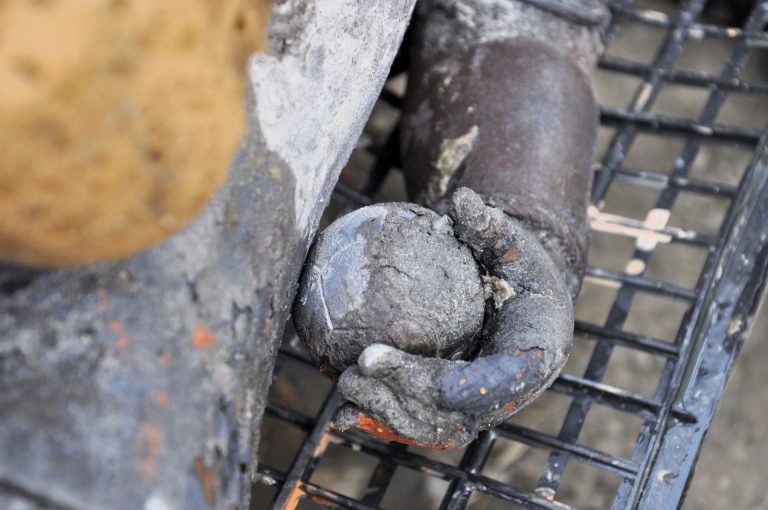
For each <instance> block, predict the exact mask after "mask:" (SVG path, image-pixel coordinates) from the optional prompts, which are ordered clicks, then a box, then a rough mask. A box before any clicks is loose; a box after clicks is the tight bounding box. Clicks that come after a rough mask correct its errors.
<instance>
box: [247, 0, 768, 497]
mask: <svg viewBox="0 0 768 510" xmlns="http://www.w3.org/2000/svg"><path fill="white" fill-rule="evenodd" d="M645 3H646V2H643V3H642V4H641V2H640V1H638V2H635V3H634V4H633V3H632V2H630V1H625V0H613V1H611V2H609V5H610V7H611V11H612V14H613V21H612V23H613V24H612V25H611V27H610V28H609V31H608V41H609V44H608V50H607V51H606V55H605V56H604V57H603V59H602V60H601V63H600V71H599V74H600V75H601V76H600V79H601V80H602V81H600V80H599V83H602V84H603V85H602V87H603V89H604V90H603V92H604V93H603V94H601V93H600V87H598V92H599V93H598V96H599V98H600V100H601V102H602V103H603V108H602V115H601V121H602V127H601V138H602V144H601V145H602V147H601V154H600V158H599V160H598V161H599V164H597V165H596V168H595V181H594V187H593V191H592V204H593V205H592V207H591V208H590V217H591V220H592V230H593V240H592V248H591V251H590V267H589V269H588V271H587V278H586V280H585V287H584V290H583V292H582V295H581V296H580V299H579V303H578V305H577V324H576V339H575V346H574V349H575V352H574V355H573V359H572V360H571V361H569V364H568V366H567V367H566V369H565V371H564V373H563V374H562V375H561V377H560V378H559V379H558V380H557V381H556V383H555V384H554V385H553V386H552V388H551V390H549V391H548V392H547V393H546V394H545V395H544V396H543V397H542V398H541V402H536V403H534V404H533V405H532V406H531V407H530V408H529V409H528V410H527V411H524V412H523V413H521V414H520V415H518V416H516V417H515V418H513V419H512V420H511V421H510V422H508V423H507V424H505V425H503V426H501V427H498V428H497V429H495V430H492V431H489V432H486V433H483V434H482V435H481V436H480V438H479V439H478V440H477V441H476V442H475V443H473V444H472V445H470V446H469V447H467V448H465V449H462V450H461V451H459V452H456V451H453V452H433V451H429V450H425V449H422V448H418V447H407V446H404V445H400V444H394V443H391V444H387V443H383V442H380V441H377V440H375V439H372V438H370V437H368V436H365V435H363V434H359V433H355V432H350V433H339V432H337V431H334V430H331V429H330V428H329V420H330V419H331V417H332V416H333V412H334V410H335V408H336V407H337V406H338V405H339V403H340V397H339V396H338V394H337V393H336V392H335V390H334V389H333V388H332V385H331V383H330V382H328V381H326V380H325V379H324V378H323V377H322V376H320V375H319V374H318V372H317V370H316V369H315V368H314V366H312V364H311V362H309V360H308V358H307V356H306V355H305V354H304V353H303V351H302V350H301V348H300V346H299V344H298V341H297V339H296V337H295V334H294V333H293V332H292V330H291V329H290V328H289V332H288V333H287V334H286V340H285V342H284V346H283V348H282V350H281V356H280V358H279V359H278V365H277V367H276V375H275V377H276V382H275V384H274V385H273V388H272V390H271V393H270V403H269V405H268V408H267V416H266V418H265V420H264V426H263V430H262V446H261V450H262V454H261V460H262V464H261V465H260V467H259V472H260V473H261V478H260V480H259V482H258V483H257V484H256V486H255V488H254V500H255V508H272V507H276V508H296V507H298V508H313V507H316V506H317V505H319V506H327V507H332V508H352V509H364V508H428V507H430V506H437V505H438V504H440V505H441V508H445V509H459V508H466V507H469V508H477V509H480V508H521V507H522V508H548V509H560V508H563V507H565V506H579V507H592V508H607V507H610V506H611V505H612V506H613V508H630V507H632V508H634V507H642V508H669V507H672V508H674V507H677V506H678V505H679V504H680V502H681V500H682V497H683V495H684V491H685V488H686V484H687V481H688V480H689V477H690V475H691V473H692V470H693V466H694V465H695V460H696V457H697V455H698V450H699V448H700V446H701V442H702V441H703V437H704V434H705V432H706V430H707V428H708V427H709V424H710V421H711V419H712V415H713V413H714V408H715V405H716V403H717V400H718V398H719V396H720V394H721V392H722V389H723V386H724V384H725V378H726V376H727V374H728V371H729V370H730V367H731V365H732V362H733V359H734V357H735V355H736V353H737V351H738V347H739V345H740V341H741V338H742V333H743V331H744V328H745V327H746V322H747V318H748V317H749V315H750V314H751V312H752V310H753V308H754V305H755V301H756V296H757V295H758V292H759V290H760V288H761V285H762V282H763V278H764V275H765V271H766V260H767V259H768V255H767V249H766V245H767V244H768V231H766V224H767V223H768V185H766V182H767V180H768V166H766V162H765V159H766V158H765V157H764V153H765V145H766V136H768V131H766V129H765V127H766V121H767V120H768V119H766V117H765V115H764V114H763V113H762V112H764V111H766V110H765V109H763V110H760V108H757V109H755V115H754V116H753V117H754V118H750V116H746V117H744V116H743V115H742V117H741V118H740V119H737V120H736V121H734V120H732V118H733V117H732V115H731V113H730V112H731V111H732V110H734V108H732V107H730V104H731V102H734V104H738V102H740V101H747V102H749V101H756V102H759V103H765V102H766V101H768V97H767V96H766V94H768V83H767V82H766V81H765V80H764V79H763V78H762V75H761V74H760V68H761V66H763V65H764V66H765V67H766V68H768V52H764V49H766V48H768V33H766V32H765V31H764V28H765V25H766V23H767V22H768V2H757V3H756V5H755V6H754V8H753V9H752V11H751V14H750V16H749V17H748V19H747V20H746V21H745V22H744V23H743V27H742V28H728V27H724V26H720V25H718V24H717V23H715V22H712V21H709V20H707V19H706V18H702V11H703V9H704V8H705V4H706V2H704V1H703V0H700V1H695V0H692V1H686V2H681V3H679V4H672V3H670V4H667V7H666V8H665V9H664V12H661V11H655V10H649V9H647V8H645V7H644V6H643V4H645ZM622 33H628V34H633V35H632V37H634V38H635V39H636V40H637V42H638V43H639V44H635V45H633V44H624V45H619V44H618V43H616V44H614V42H615V40H616V38H618V37H621V34H622ZM711 42H717V48H718V51H717V52H713V54H712V56H711V58H708V59H703V60H702V59H699V61H698V63H696V62H694V64H696V65H693V66H688V65H687V61H686V51H688V49H689V48H690V47H692V46H695V45H702V44H704V45H706V44H709V43H711ZM630 43H631V41H630ZM626 47H630V48H634V50H636V51H632V52H629V54H624V53H627V52H625V51H624V50H623V49H622V48H626ZM723 48H725V50H723ZM718 52H719V53H718ZM697 66H698V67H699V68H696V67H697ZM745 69H747V71H745ZM750 69H757V71H756V72H752V71H750ZM751 74H754V75H756V76H757V78H755V77H753V76H750V75H751ZM404 78H405V77H404V74H403V73H400V74H398V72H397V71H395V72H394V73H393V76H392V77H391V79H390V81H389V83H388V85H387V88H386V89H385V90H384V92H383V93H382V96H381V100H380V102H379V104H378V105H377V107H376V110H375V112H374V115H373V116H372V119H371V121H370V123H369V126H368V129H367V130H366V134H364V135H363V137H362V139H361V141H360V144H359V148H358V150H357V151H356V153H355V154H354V155H353V156H352V159H351V161H350V164H349V166H348V168H347V169H346V170H345V171H344V172H343V174H342V177H341V179H340V182H339V185H338V187H337V189H336V192H335V194H334V198H333V201H332V203H331V204H330V206H329V208H328V210H327V212H326V217H325V218H324V222H325V224H327V222H328V221H330V220H331V219H333V218H334V217H336V216H338V215H340V214H343V213H345V212H347V211H349V210H351V209H353V208H356V207H360V206H363V205H367V204H369V203H372V202H376V201H390V200H402V199H404V198H405V197H404V191H403V184H402V176H401V175H400V174H399V171H398V170H397V168H396V167H397V165H398V153H397V136H398V135H397V128H396V126H397V118H398V112H399V106H400V101H401V100H400V97H401V93H402V90H403V82H404ZM761 79H762V81H760V80H761ZM620 81H623V82H625V83H624V84H623V85H622V87H618V86H615V85H616V84H617V83H618V82H620ZM627 83H629V84H630V85H629V86H627ZM680 88H683V89H682V90H683V92H682V93H684V94H689V96H686V97H699V98H700V102H699V103H698V104H697V108H696V109H695V110H690V108H689V109H688V110H685V109H684V108H682V107H681V105H680V104H678V103H679V101H676V98H679V97H681V96H680V95H679V94H680V93H681V92H680V90H678V89H680ZM617 90H620V91H626V90H633V91H634V93H633V94H631V95H628V94H627V93H626V92H623V93H617V92H616V91H617ZM676 90H677V92H675V91H676ZM675 94H677V95H675ZM614 103H615V104H614ZM690 103H691V102H690V101H686V102H685V105H690ZM756 104H757V103H756ZM685 105H683V106H685ZM747 110H749V108H747ZM741 111H744V107H742V108H741ZM718 158H719V159H718ZM714 160H717V161H718V162H719V163H717V164H715V163H712V161H714ZM649 162H650V163H649ZM723 168H726V169H727V171H725V172H723V171H722V169H723ZM681 268H683V269H685V270H683V269H681ZM404 473H405V474H404ZM440 502H441V503H440Z"/></svg>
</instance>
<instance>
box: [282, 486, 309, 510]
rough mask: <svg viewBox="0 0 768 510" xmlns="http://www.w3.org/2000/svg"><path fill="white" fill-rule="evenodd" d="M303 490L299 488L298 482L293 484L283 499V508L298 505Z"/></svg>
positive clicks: (287, 509)
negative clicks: (286, 496)
mask: <svg viewBox="0 0 768 510" xmlns="http://www.w3.org/2000/svg"><path fill="white" fill-rule="evenodd" d="M304 495H305V492H304V491H303V490H301V489H300V488H299V482H296V485H294V486H293V488H292V489H291V492H290V493H289V494H288V498H287V499H286V501H285V506H284V507H283V508H285V510H295V508H296V507H297V506H299V502H300V501H301V500H302V499H303V497H304Z"/></svg>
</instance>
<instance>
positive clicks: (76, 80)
mask: <svg viewBox="0 0 768 510" xmlns="http://www.w3.org/2000/svg"><path fill="white" fill-rule="evenodd" d="M270 4H271V0H153V1H144V0H66V1H63V0H45V1H35V2H31V1H28V0H4V1H2V2H0V119H2V121H0V261H3V262H14V263H23V264H30V265H38V266H50V267H62V266H70V265H75V264H81V263H87V262H94V261H101V260H110V259H117V258H121V257H126V256H128V255H131V254H133V253H136V252H137V251H139V250H142V249H144V248H147V247H149V246H152V245H153V244H155V243H158V242H159V241H161V240H163V239H165V238H166V237H168V236H169V235H170V234H171V233H173V232H175V231H176V230H178V229H179V228H181V227H182V226H183V225H185V224H186V223H187V222H188V221H189V220H190V218H192V217H193V216H194V215H195V214H196V213H197V212H198V211H199V210H200V209H201V208H202V206H203V205H204V204H205V203H206V201H207V200H208V199H209V198H210V197H211V195H212V194H213V193H214V192H215V191H216V189H217V188H218V187H219V186H220V185H221V183H222V182H223V181H224V180H225V178H226V176H227V173H228V169H229V163H230V160H231V159H232V156H233V155H234V152H235V149H236V147H237V145H238V143H239V141H240V139H241V138H242V136H243V126H244V121H245V119H244V115H245V108H244V99H243V92H244V86H245V77H246V63H247V59H248V57H249V56H250V55H251V54H252V53H253V52H255V51H258V50H260V49H262V48H263V46H264V40H265V37H264V31H265V27H266V22H267V18H268V13H269V7H270Z"/></svg>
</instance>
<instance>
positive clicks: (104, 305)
mask: <svg viewBox="0 0 768 510" xmlns="http://www.w3.org/2000/svg"><path fill="white" fill-rule="evenodd" d="M96 293H97V295H98V297H99V311H100V312H106V311H107V310H109V295H108V294H107V289H99V290H97V291H96Z"/></svg>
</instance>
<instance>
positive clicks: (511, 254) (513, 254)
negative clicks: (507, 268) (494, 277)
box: [504, 246, 517, 263]
mask: <svg viewBox="0 0 768 510" xmlns="http://www.w3.org/2000/svg"><path fill="white" fill-rule="evenodd" d="M504 260H506V261H507V262H509V263H512V262H514V261H515V260H517V248H515V247H514V246H513V247H512V248H510V249H509V250H507V253H505V254H504Z"/></svg>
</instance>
